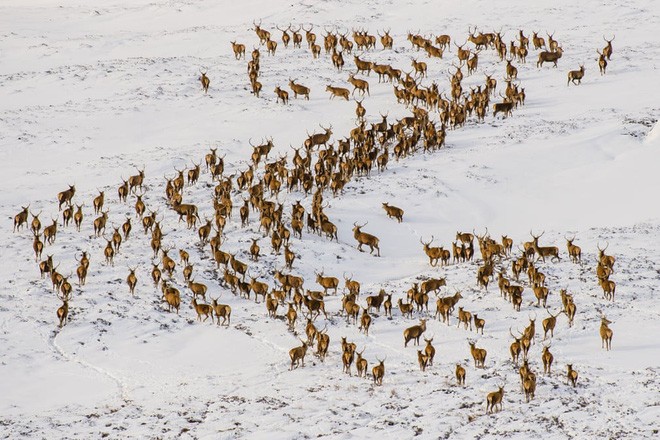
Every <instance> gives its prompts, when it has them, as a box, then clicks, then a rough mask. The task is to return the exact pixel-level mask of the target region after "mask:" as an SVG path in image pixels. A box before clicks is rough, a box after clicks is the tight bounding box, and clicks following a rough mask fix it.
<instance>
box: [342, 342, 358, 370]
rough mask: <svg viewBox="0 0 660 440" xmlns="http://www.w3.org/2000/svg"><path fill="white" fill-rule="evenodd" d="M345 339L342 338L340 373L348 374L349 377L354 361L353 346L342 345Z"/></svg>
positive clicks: (354, 349)
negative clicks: (341, 365)
mask: <svg viewBox="0 0 660 440" xmlns="http://www.w3.org/2000/svg"><path fill="white" fill-rule="evenodd" d="M345 339H346V338H342V346H343V347H342V350H343V351H342V355H341V361H342V364H343V367H342V372H344V373H348V375H349V376H351V375H352V374H351V365H352V364H353V360H355V351H356V348H355V344H352V343H351V344H346V345H344V344H343V340H345Z"/></svg>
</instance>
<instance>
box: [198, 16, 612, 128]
mask: <svg viewBox="0 0 660 440" xmlns="http://www.w3.org/2000/svg"><path fill="white" fill-rule="evenodd" d="M277 29H278V30H279V31H281V32H282V37H281V39H282V43H283V44H284V46H285V48H288V47H289V42H290V41H291V40H292V39H293V47H294V48H300V47H301V46H300V44H301V42H302V34H301V33H300V31H301V30H304V31H305V38H306V41H307V45H308V49H309V50H310V51H311V53H312V55H313V57H314V58H318V57H320V55H321V47H320V46H319V45H318V44H316V39H317V36H316V34H315V33H314V32H313V26H311V25H310V27H309V29H307V28H305V27H304V26H300V27H298V29H292V26H291V24H289V25H288V26H287V27H286V28H280V27H279V26H277ZM253 30H254V32H255V33H256V35H257V37H258V38H259V43H260V45H266V48H267V50H268V53H269V54H270V55H275V51H276V49H277V42H276V41H274V40H272V39H271V33H270V32H269V31H268V30H265V29H263V28H262V27H261V21H260V22H259V23H258V24H257V23H256V22H253ZM324 31H325V33H324V35H323V45H324V48H325V53H326V54H327V55H330V58H331V60H332V63H333V66H334V68H336V69H337V70H338V71H341V70H343V68H344V65H345V61H344V54H353V50H354V49H353V48H354V47H356V48H357V50H361V51H363V52H364V51H369V50H373V49H376V42H377V38H376V36H375V35H370V34H369V33H368V32H367V31H366V30H353V33H352V36H351V37H349V36H348V31H343V32H342V31H340V30H334V31H333V30H329V29H328V28H324ZM289 32H291V34H292V35H289ZM476 32H477V29H476V28H475V29H474V30H472V29H471V28H468V37H467V38H466V40H465V43H463V44H462V45H458V44H457V43H456V42H454V43H453V44H454V46H456V48H457V58H458V62H459V66H455V65H454V64H453V63H452V66H453V67H454V68H455V69H456V71H455V72H454V73H453V74H452V75H451V76H450V77H449V79H450V92H451V93H450V94H451V99H447V98H443V94H444V92H440V91H439V87H438V84H437V83H436V82H435V81H434V82H433V83H432V84H431V85H430V86H428V87H424V86H423V85H422V80H423V79H424V78H427V77H428V64H427V63H426V62H424V61H418V60H417V59H416V58H412V59H411V67H412V71H411V72H403V71H402V70H401V69H396V68H394V67H392V66H391V65H388V64H378V63H376V62H372V61H368V60H365V59H362V58H360V57H361V56H362V55H357V54H353V61H354V64H355V73H350V74H349V77H348V79H347V81H348V83H349V84H350V85H351V86H352V87H353V90H352V92H351V91H350V90H349V88H346V87H339V86H333V85H330V84H328V85H327V86H326V91H327V92H329V93H330V99H332V98H335V97H339V98H343V99H344V100H346V101H348V100H349V99H350V96H352V95H354V94H355V92H356V91H359V92H360V94H361V95H362V96H364V95H365V94H367V95H368V94H369V83H368V81H366V80H364V79H359V78H356V77H355V75H357V74H360V73H365V74H366V75H367V76H368V75H369V74H370V72H371V71H374V72H375V73H376V74H377V75H378V82H379V83H380V82H381V81H383V82H390V83H394V81H395V80H396V81H397V83H398V85H399V87H397V86H396V85H394V86H393V92H394V95H395V97H396V99H397V101H398V102H399V103H404V104H405V105H406V106H407V107H411V106H412V107H414V109H417V106H419V105H422V106H423V107H424V108H425V109H426V110H434V111H438V114H439V119H440V121H441V122H442V124H443V126H444V125H450V126H451V127H453V128H456V127H460V126H462V125H464V124H465V121H466V119H467V118H468V117H470V116H471V115H472V114H475V115H476V117H477V119H478V120H479V121H483V120H484V118H485V116H486V113H487V112H488V107H489V104H490V97H491V95H492V94H493V93H495V88H496V85H497V80H495V79H494V78H492V75H489V74H486V82H485V84H484V86H483V89H482V86H477V87H476V88H475V87H471V88H470V92H469V93H467V92H466V91H465V90H463V87H462V84H461V81H462V78H463V72H462V70H461V69H462V68H463V67H466V68H467V75H472V74H473V73H475V72H476V71H477V68H478V65H479V54H480V53H481V52H482V51H484V50H487V49H492V50H494V51H495V52H496V53H497V55H498V57H499V59H500V60H501V61H506V68H505V77H504V79H505V81H506V82H507V89H506V94H505V95H502V94H501V93H500V97H501V98H502V102H498V103H494V104H493V116H497V114H498V113H501V114H503V115H504V116H505V117H506V116H510V115H511V114H512V111H513V110H514V109H516V108H517V107H518V105H521V104H523V105H524V101H525V89H524V88H521V87H520V86H519V84H513V82H514V81H517V80H518V68H517V67H515V66H514V65H513V61H514V60H516V61H518V62H520V63H525V62H526V57H527V55H528V54H529V45H530V38H529V37H528V36H525V35H524V33H523V31H522V30H519V31H518V35H517V40H518V41H517V43H518V45H516V41H511V42H510V44H509V45H508V46H507V44H506V43H505V42H504V36H503V35H502V31H501V30H500V31H498V32H487V33H484V32H479V33H478V34H477V33H476ZM378 35H379V37H380V42H381V45H382V48H383V50H390V49H392V48H393V44H394V40H393V37H392V36H391V35H390V30H389V29H388V30H386V31H385V32H384V34H382V35H381V34H380V32H379V33H378ZM547 36H548V40H547V44H546V40H545V38H543V37H540V36H539V33H538V32H536V31H535V32H533V36H532V38H531V42H532V45H533V49H534V50H538V51H539V54H538V61H537V63H536V65H537V67H542V66H543V63H548V62H549V63H552V64H553V66H554V67H557V62H558V60H559V59H560V58H561V57H562V55H563V48H562V46H561V45H560V44H559V42H558V41H557V40H555V39H554V33H552V34H549V33H547ZM614 38H615V37H612V39H609V40H608V39H606V38H605V37H604V36H603V39H605V41H606V43H607V45H606V46H605V47H604V48H603V49H602V51H599V50H597V53H598V55H599V58H598V66H599V70H600V73H601V75H604V74H605V72H606V68H607V63H608V61H609V60H610V59H611V56H612V53H613V49H612V41H614ZM407 39H408V41H409V42H410V43H411V45H412V48H413V49H417V51H419V50H420V49H422V50H424V51H425V52H426V54H427V56H428V57H429V58H440V59H442V58H443V56H444V53H445V51H449V50H450V45H451V41H452V40H451V37H450V36H449V35H446V34H444V35H439V36H437V37H435V39H433V38H432V37H430V38H427V37H425V36H422V35H420V34H419V33H417V34H413V33H411V32H408V34H407ZM468 43H472V44H474V48H473V49H470V48H464V47H465V46H466V44H468ZM231 44H232V49H233V52H234V56H235V57H236V59H237V60H240V59H241V58H245V44H240V43H237V42H235V41H232V42H231ZM259 59H260V51H259V49H258V48H256V47H255V48H254V49H253V51H252V60H251V61H250V62H249V63H248V68H247V71H248V76H249V80H250V84H251V87H252V93H253V94H254V95H255V96H257V97H259V93H260V92H261V89H262V84H261V83H260V82H259V81H258V77H259V69H260V63H259ZM413 72H414V74H413ZM404 74H405V77H404ZM584 74H585V68H584V64H580V68H579V69H578V70H571V71H569V72H568V81H567V84H571V83H573V84H575V85H578V84H581V81H582V79H583V77H584ZM200 81H201V83H202V87H203V89H204V91H205V92H207V91H208V87H209V79H208V77H207V76H206V72H203V73H202V76H201V77H200ZM296 81H297V80H292V79H291V78H289V87H290V89H291V91H292V92H293V94H294V98H297V97H298V96H299V95H300V96H301V97H304V98H305V99H307V100H309V96H310V92H311V90H310V88H309V87H307V86H305V85H303V84H300V83H298V82H296ZM274 93H275V95H276V102H278V101H280V100H281V101H282V104H288V102H289V92H288V91H286V90H283V89H282V88H280V86H277V87H276V88H275V89H274ZM356 102H357V101H356ZM360 111H364V107H362V101H359V102H357V108H356V113H358V118H360V115H359V113H360Z"/></svg>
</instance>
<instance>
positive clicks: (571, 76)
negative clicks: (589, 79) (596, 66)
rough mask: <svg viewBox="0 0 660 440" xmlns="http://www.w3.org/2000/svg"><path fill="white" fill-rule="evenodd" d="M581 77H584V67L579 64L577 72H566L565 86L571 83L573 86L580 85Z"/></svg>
mask: <svg viewBox="0 0 660 440" xmlns="http://www.w3.org/2000/svg"><path fill="white" fill-rule="evenodd" d="M583 77H584V65H583V64H580V69H579V70H571V71H569V72H568V81H566V86H568V85H570V83H571V82H572V83H573V84H574V85H578V84H581V83H582V78H583ZM576 81H577V82H576Z"/></svg>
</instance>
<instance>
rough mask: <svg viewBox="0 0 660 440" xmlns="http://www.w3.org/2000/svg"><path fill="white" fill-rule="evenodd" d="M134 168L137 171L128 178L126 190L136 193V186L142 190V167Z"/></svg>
mask: <svg viewBox="0 0 660 440" xmlns="http://www.w3.org/2000/svg"><path fill="white" fill-rule="evenodd" d="M136 170H137V172H138V173H137V174H136V175H134V176H130V177H129V178H128V191H129V192H131V193H136V189H137V188H140V191H142V184H143V183H144V167H142V169H139V168H137V167H136Z"/></svg>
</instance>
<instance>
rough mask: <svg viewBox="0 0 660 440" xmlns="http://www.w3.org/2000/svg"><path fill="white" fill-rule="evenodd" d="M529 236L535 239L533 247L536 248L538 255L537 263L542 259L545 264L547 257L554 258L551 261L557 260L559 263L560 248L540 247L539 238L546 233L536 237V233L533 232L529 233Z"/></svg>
mask: <svg viewBox="0 0 660 440" xmlns="http://www.w3.org/2000/svg"><path fill="white" fill-rule="evenodd" d="M529 234H530V235H531V236H532V238H533V245H532V246H533V248H534V251H535V252H536V254H537V255H538V257H537V261H538V259H539V258H540V259H541V260H543V262H544V263H545V257H547V256H552V258H551V260H554V259H557V261H560V258H559V248H558V247H556V246H544V247H539V238H541V236H542V235H543V234H545V231H543V232H541V235H534V233H533V232H532V231H529Z"/></svg>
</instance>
